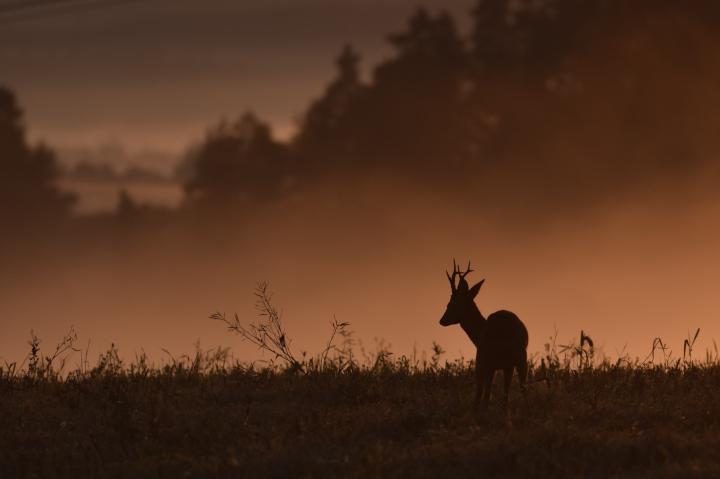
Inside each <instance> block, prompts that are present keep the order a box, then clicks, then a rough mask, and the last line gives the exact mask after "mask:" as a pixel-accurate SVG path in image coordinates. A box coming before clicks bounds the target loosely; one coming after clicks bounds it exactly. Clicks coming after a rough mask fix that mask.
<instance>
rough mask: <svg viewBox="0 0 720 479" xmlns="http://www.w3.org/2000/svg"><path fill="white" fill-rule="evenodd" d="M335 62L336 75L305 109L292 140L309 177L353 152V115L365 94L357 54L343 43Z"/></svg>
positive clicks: (333, 166) (341, 162)
mask: <svg viewBox="0 0 720 479" xmlns="http://www.w3.org/2000/svg"><path fill="white" fill-rule="evenodd" d="M335 64H336V67H337V75H336V77H335V78H334V79H333V80H332V81H331V82H330V84H329V85H328V87H327V88H326V89H325V92H324V93H323V95H322V96H321V97H320V98H318V99H317V100H315V101H314V102H313V103H312V104H311V105H310V108H308V111H307V112H306V113H305V116H304V118H303V121H302V123H301V125H300V126H301V128H300V131H299V133H298V135H297V137H296V138H295V141H294V144H295V149H296V151H297V152H299V153H300V154H299V157H300V158H299V161H302V162H303V169H304V174H305V176H309V177H315V176H319V175H322V174H323V172H327V171H332V170H336V169H338V168H340V167H342V166H346V165H347V164H348V163H349V162H352V161H353V160H352V159H353V158H355V156H354V155H355V154H356V148H357V144H356V138H355V133H356V132H355V131H354V130H355V128H354V125H353V122H354V121H355V120H356V118H354V117H353V115H354V114H355V110H354V109H355V107H356V106H357V105H358V104H359V102H362V99H363V94H364V93H365V86H364V85H363V84H362V82H361V79H360V56H359V55H358V53H357V52H356V51H355V50H354V49H353V47H352V46H350V45H346V46H345V47H344V48H343V50H342V52H341V53H340V55H339V56H338V58H337V60H336V62H335Z"/></svg>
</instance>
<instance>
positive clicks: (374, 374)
mask: <svg viewBox="0 0 720 479" xmlns="http://www.w3.org/2000/svg"><path fill="white" fill-rule="evenodd" d="M219 356H221V355H218V356H215V357H213V358H210V357H209V356H208V355H206V356H205V357H203V356H202V355H198V356H197V357H196V358H186V359H184V360H177V361H175V362H174V363H173V364H169V365H166V366H164V367H161V368H149V367H147V366H146V365H145V364H144V363H143V361H142V359H140V360H139V361H136V362H135V363H134V364H131V365H124V364H122V362H121V361H120V360H119V358H118V357H117V356H116V354H115V352H114V351H110V352H108V353H107V354H105V355H103V356H102V357H101V360H100V361H99V363H98V364H97V365H95V366H94V367H93V368H87V369H85V368H83V370H78V371H74V372H71V373H70V374H68V375H64V376H63V375H58V374H56V373H54V372H53V370H52V367H53V366H52V364H50V366H49V367H46V366H47V363H48V362H49V361H47V360H45V365H43V363H42V362H41V361H39V360H36V361H35V364H33V363H32V362H31V363H30V367H28V368H25V369H24V371H23V372H15V371H14V370H13V369H12V368H10V369H8V368H7V367H6V368H5V369H3V374H2V378H1V379H0V431H1V432H2V434H0V477H3V478H11V477H39V478H52V477H73V478H77V477H128V478H137V477H318V476H324V477H338V476H342V477H375V476H380V477H453V476H461V477H469V476H471V477H508V476H521V477H713V476H714V477H718V476H720V396H719V392H720V366H716V365H712V364H705V365H702V366H697V365H692V364H688V363H687V362H683V363H679V362H678V363H676V364H675V363H673V364H669V365H668V364H665V365H649V364H641V363H623V362H621V361H619V362H617V363H614V364H609V363H607V362H606V363H603V364H598V365H591V364H590V363H589V362H588V361H583V358H582V357H579V356H577V355H571V356H570V357H567V356H566V357H565V361H564V362H563V361H560V360H558V361H555V362H553V358H552V357H548V358H549V360H548V361H547V362H545V361H543V363H544V364H545V368H544V369H541V368H540V367H539V366H538V365H537V364H536V365H535V366H534V368H533V369H532V371H531V378H533V379H535V380H536V381H535V382H533V383H531V384H530V387H529V389H528V392H527V398H525V399H524V398H523V396H522V395H521V394H520V393H519V391H518V390H517V389H516V388H517V385H516V384H514V386H515V389H514V390H513V394H512V395H511V409H510V412H509V414H508V415H505V414H504V413H503V412H502V411H501V410H500V408H499V402H494V403H493V404H492V405H491V408H490V410H489V411H487V412H486V413H484V414H481V413H479V412H477V411H475V410H474V408H473V393H474V378H473V374H472V370H471V366H470V365H469V364H467V363H460V362H455V363H445V362H441V361H440V360H438V358H437V356H436V357H435V358H434V360H433V361H427V362H416V363H412V362H411V361H410V360H408V359H407V358H397V359H394V360H391V356H389V355H388V354H387V353H382V354H380V355H378V356H377V357H376V360H375V361H374V363H372V364H366V365H364V366H360V365H358V364H356V363H355V364H353V363H347V362H345V363H343V362H340V361H339V360H338V359H334V360H332V361H330V360H328V361H327V363H326V364H324V365H323V366H322V367H321V366H320V364H319V363H316V366H315V367H308V368H306V369H305V370H300V369H298V368H279V367H275V368H268V369H257V368H251V367H248V366H242V365H239V364H234V365H227V364H225V365H223V364H222V361H220V360H218V357H219ZM538 377H542V378H547V379H549V382H548V381H545V380H543V381H537V379H538ZM496 383H497V384H496V386H498V387H499V386H500V384H499V383H500V381H496ZM496 393H499V391H496ZM497 396H498V395H497V394H496V398H497Z"/></svg>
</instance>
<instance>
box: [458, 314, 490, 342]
mask: <svg viewBox="0 0 720 479" xmlns="http://www.w3.org/2000/svg"><path fill="white" fill-rule="evenodd" d="M484 326H485V317H484V316H483V315H482V313H481V312H480V310H479V309H478V308H477V306H475V307H474V308H473V311H472V314H468V315H467V317H466V318H465V319H464V320H463V321H460V327H461V328H462V329H463V331H465V334H467V335H468V337H469V338H470V340H471V341H472V342H473V344H474V345H475V347H480V338H481V336H482V330H483V327H484Z"/></svg>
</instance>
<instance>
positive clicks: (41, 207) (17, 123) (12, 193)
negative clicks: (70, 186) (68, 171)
mask: <svg viewBox="0 0 720 479" xmlns="http://www.w3.org/2000/svg"><path fill="white" fill-rule="evenodd" d="M57 176H58V165H57V161H56V159H55V154H54V153H53V151H52V150H50V149H49V148H47V147H46V146H44V145H42V144H41V145H37V146H30V145H28V143H27V140H26V139H25V128H24V125H23V122H22V111H21V110H20V108H19V106H18V104H17V101H16V99H15V95H14V94H13V93H12V92H11V91H10V90H8V89H6V88H2V87H0V221H2V222H3V223H5V222H10V223H14V224H16V225H19V224H21V223H22V224H28V225H30V224H33V223H34V222H36V221H40V220H48V219H59V218H62V217H64V216H66V215H68V214H69V213H70V210H71V207H72V205H73V202H74V198H73V196H72V195H70V194H68V193H64V192H61V191H60V190H59V189H58V187H57V186H56V185H55V184H54V182H55V180H56V179H57Z"/></svg>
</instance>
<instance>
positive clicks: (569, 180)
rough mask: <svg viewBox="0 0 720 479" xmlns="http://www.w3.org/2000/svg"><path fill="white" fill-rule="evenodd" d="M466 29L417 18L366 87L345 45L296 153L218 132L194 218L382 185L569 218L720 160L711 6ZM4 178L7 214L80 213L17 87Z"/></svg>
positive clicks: (719, 12)
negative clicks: (531, 206) (474, 197)
mask: <svg viewBox="0 0 720 479" xmlns="http://www.w3.org/2000/svg"><path fill="white" fill-rule="evenodd" d="M469 13H470V15H471V16H472V19H471V20H472V21H471V25H472V26H471V30H470V32H469V33H467V34H465V33H462V32H460V31H459V29H458V27H457V24H456V21H455V20H454V19H453V18H452V17H451V16H450V15H449V14H447V13H444V12H439V13H431V12H429V11H428V10H425V9H419V10H417V11H416V12H415V13H414V14H413V15H412V16H411V17H410V18H409V20H408V22H407V24H406V26H405V28H404V29H403V30H402V31H400V32H397V33H394V34H391V35H389V36H388V38H387V40H388V42H389V43H390V45H391V46H392V49H393V54H392V55H391V56H390V57H389V58H387V59H386V60H384V61H382V62H381V63H380V64H378V65H376V66H375V67H374V68H373V69H372V71H371V74H370V75H369V78H368V79H367V80H364V79H363V75H362V74H361V71H362V65H361V55H360V53H359V52H358V51H356V50H355V49H354V48H353V47H352V46H351V45H346V46H344V47H343V48H342V49H341V50H340V53H339V55H338V57H337V59H336V62H335V64H336V73H335V76H334V78H332V79H331V81H330V82H329V83H328V85H327V87H326V88H325V90H324V92H323V93H322V94H321V95H320V96H319V97H318V98H316V99H315V100H314V101H312V102H311V104H310V105H309V106H308V108H307V110H306V111H305V113H304V115H303V118H302V121H301V122H300V124H299V128H298V131H297V133H296V134H295V135H294V137H293V138H291V139H290V140H289V141H279V140H277V139H276V138H275V137H274V136H273V134H272V130H271V127H270V125H269V124H268V123H267V122H265V121H263V120H262V119H261V118H259V117H257V116H256V115H254V114H253V113H251V112H247V113H244V114H242V115H240V117H239V118H238V119H237V120H234V121H224V122H221V123H219V124H217V125H215V126H213V127H211V128H210V129H209V130H208V131H207V133H206V135H205V137H204V139H203V140H202V141H201V142H200V143H199V144H197V145H196V146H195V147H194V148H193V149H192V151H191V152H190V153H188V155H187V157H186V158H185V160H184V161H183V163H182V164H181V165H179V167H178V168H179V170H180V171H182V175H183V177H184V178H185V180H184V181H185V183H184V187H185V191H186V203H187V204H193V205H214V204H218V203H223V204H231V203H233V202H248V201H249V202H254V201H267V200H272V199H274V198H281V197H283V196H285V195H288V194H292V193H293V192H298V191H303V190H304V189H308V188H312V187H313V185H315V184H317V183H320V182H323V181H328V180H337V179H355V178H360V179H372V178H374V177H377V176H380V177H384V178H402V179H403V180H406V181H412V182H417V183H418V184H421V185H424V186H426V187H428V188H447V187H450V188H453V189H455V188H457V187H458V186H462V187H463V189H464V190H467V191H470V192H471V193H472V194H477V192H478V191H483V192H488V193H490V194H499V193H502V194H505V193H507V192H508V191H510V192H511V193H512V194H516V193H517V192H518V191H522V192H523V194H522V195H520V196H523V195H525V196H526V197H527V198H526V199H533V200H537V199H543V200H548V201H561V202H567V201H568V200H569V199H574V198H577V197H585V196H591V195H593V194H596V193H598V190H602V191H600V193H603V192H606V191H615V190H617V188H622V187H623V185H626V184H632V183H634V182H636V181H638V180H639V179H642V178H644V177H647V176H652V175H654V174H656V173H657V174H665V173H668V172H669V173H671V174H672V176H673V177H678V176H682V175H683V174H685V173H687V172H688V171H690V170H692V169H693V168H694V167H696V166H697V165H699V164H700V163H702V161H704V160H702V158H700V157H701V156H705V157H710V156H712V154H713V153H714V152H718V153H720V152H719V151H718V147H717V145H716V142H715V141H713V140H714V132H713V131H712V128H711V126H710V125H711V123H712V121H713V118H712V116H711V115H713V114H716V113H717V112H720V95H718V94H716V93H715V91H714V90H715V85H716V84H717V81H718V80H720V59H718V58H716V55H714V54H713V53H712V52H713V51H715V50H716V47H717V46H718V33H717V32H719V31H720V29H718V28H717V27H718V26H720V4H718V3H717V2H715V1H714V0H688V1H683V2H680V1H677V0H635V1H633V2H628V1H626V0H584V1H582V2H579V1H577V0H524V1H512V0H479V1H478V2H477V3H476V5H475V7H474V8H473V9H472V11H471V12H469ZM0 168H1V169H2V174H0V181H2V187H1V188H0V195H3V198H2V199H1V200H0V208H2V210H1V212H2V214H3V215H4V216H6V217H8V216H10V217H12V215H14V214H19V213H22V215H23V216H24V217H26V218H27V217H29V216H36V215H40V216H43V215H44V216H50V217H59V216H63V215H66V214H68V212H69V211H70V208H71V207H72V203H73V198H72V197H71V196H69V195H67V194H64V193H62V192H60V191H59V190H58V189H57V188H56V187H55V186H53V179H54V178H55V176H56V174H57V163H56V161H55V158H54V155H53V153H52V150H50V149H49V148H47V147H46V146H43V145H38V146H31V145H28V144H27V142H26V140H25V137H24V129H23V124H22V115H21V112H20V109H19V107H18V105H17V102H16V100H15V98H14V96H13V95H12V93H11V92H10V91H9V90H7V89H2V90H0ZM18 204H19V205H23V206H22V208H15V207H12V205H18ZM8 205H10V206H9V207H8Z"/></svg>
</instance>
